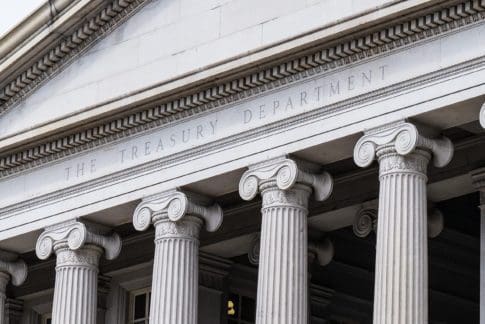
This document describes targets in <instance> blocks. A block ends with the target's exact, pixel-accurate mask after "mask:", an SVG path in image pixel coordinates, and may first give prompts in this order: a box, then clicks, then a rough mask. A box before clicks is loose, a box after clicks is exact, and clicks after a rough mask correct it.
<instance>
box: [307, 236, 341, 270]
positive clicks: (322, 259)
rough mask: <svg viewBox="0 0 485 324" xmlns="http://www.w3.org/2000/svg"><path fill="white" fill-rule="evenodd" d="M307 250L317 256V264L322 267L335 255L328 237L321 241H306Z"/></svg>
mask: <svg viewBox="0 0 485 324" xmlns="http://www.w3.org/2000/svg"><path fill="white" fill-rule="evenodd" d="M308 251H309V252H312V253H314V254H315V255H316V256H317V261H318V264H320V265H321V266H322V267H323V266H326V265H328V264H329V263H330V262H331V261H332V260H333V256H334V255H335V250H334V247H333V243H332V241H331V240H330V239H329V238H325V239H324V240H322V241H310V242H308Z"/></svg>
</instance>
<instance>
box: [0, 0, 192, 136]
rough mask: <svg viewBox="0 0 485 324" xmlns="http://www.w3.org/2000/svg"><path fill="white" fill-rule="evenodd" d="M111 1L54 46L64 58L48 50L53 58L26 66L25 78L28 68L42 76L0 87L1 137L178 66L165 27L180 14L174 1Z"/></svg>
mask: <svg viewBox="0 0 485 324" xmlns="http://www.w3.org/2000/svg"><path fill="white" fill-rule="evenodd" d="M113 4H115V5H116V6H115V7H113V6H111V7H108V9H105V10H103V11H101V12H100V13H99V14H98V15H97V16H95V17H93V18H92V19H91V20H89V21H88V23H86V24H85V25H80V26H79V29H78V30H77V31H75V32H74V35H73V36H72V37H71V38H72V39H68V41H61V42H60V43H59V44H58V45H57V47H54V48H53V49H52V52H53V53H55V52H56V51H57V53H60V52H62V51H65V52H66V53H65V55H63V56H62V58H60V59H59V57H55V54H53V53H51V52H49V55H51V57H50V58H51V59H49V55H47V58H46V57H43V60H41V61H42V62H40V63H39V62H38V63H36V64H35V65H34V67H33V68H30V69H29V70H28V71H27V76H28V77H29V78H30V77H31V78H34V77H35V75H34V76H31V75H29V73H30V74H32V70H37V71H38V72H40V73H41V76H42V77H39V78H38V80H37V79H36V80H35V81H33V82H31V83H30V84H28V85H27V84H26V83H25V82H24V83H22V81H21V78H19V79H18V80H16V83H15V82H13V83H12V84H10V85H8V86H7V87H5V89H3V90H0V93H2V91H3V96H2V98H1V99H0V111H1V113H0V140H1V139H4V138H7V137H9V136H11V135H13V134H16V133H19V132H23V131H26V130H28V129H32V128H35V127H37V126H39V125H43V124H46V123H50V122H52V121H55V120H60V119H63V118H65V117H66V116H70V115H73V114H77V113H79V112H82V111H84V110H86V109H89V108H91V107H93V106H96V105H98V104H100V103H104V102H108V101H110V100H113V99H114V98H119V97H120V96H124V95H126V94H127V93H132V92H136V91H137V90H139V89H141V88H144V87H147V86H149V85H152V84H154V83H157V82H159V81H161V80H164V79H166V78H170V77H172V76H173V75H174V74H175V73H177V72H178V70H177V69H172V68H170V66H169V62H167V60H168V61H170V59H167V57H170V56H171V55H172V54H173V53H172V52H173V51H176V50H177V47H176V46H174V45H173V42H170V39H169V38H170V37H173V34H174V33H172V34H168V33H167V29H169V26H171V25H173V26H175V24H174V22H175V21H176V20H177V19H179V18H180V17H179V16H178V5H179V4H178V1H172V0H166V1H165V0H164V1H162V0H156V1H145V0H115V1H114V2H113ZM89 28H91V29H89ZM83 30H84V33H83ZM78 42H79V44H77V43H78ZM167 44H170V46H167ZM181 45H184V44H181ZM170 64H172V65H173V62H170ZM39 68H40V69H41V70H39ZM29 81H30V80H29ZM17 90H19V92H17ZM6 93H7V94H9V95H6Z"/></svg>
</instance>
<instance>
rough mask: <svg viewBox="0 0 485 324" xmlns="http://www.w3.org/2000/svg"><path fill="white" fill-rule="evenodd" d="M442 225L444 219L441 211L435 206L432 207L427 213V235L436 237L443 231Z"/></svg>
mask: <svg viewBox="0 0 485 324" xmlns="http://www.w3.org/2000/svg"><path fill="white" fill-rule="evenodd" d="M444 226H445V220H444V217H443V213H442V212H441V211H440V210H439V209H437V208H432V209H431V210H430V212H429V213H428V237H429V238H435V237H438V235H440V234H441V232H442V231H443V228H444Z"/></svg>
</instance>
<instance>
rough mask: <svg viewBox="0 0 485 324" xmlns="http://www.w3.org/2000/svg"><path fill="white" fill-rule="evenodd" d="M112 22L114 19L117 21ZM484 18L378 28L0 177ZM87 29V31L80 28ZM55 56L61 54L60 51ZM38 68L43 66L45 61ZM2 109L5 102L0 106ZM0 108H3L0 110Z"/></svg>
mask: <svg viewBox="0 0 485 324" xmlns="http://www.w3.org/2000/svg"><path fill="white" fill-rule="evenodd" d="M145 1H146V0H117V1H115V2H116V3H118V2H119V3H123V5H126V4H128V6H127V7H126V8H124V9H123V10H122V11H121V12H119V13H118V14H119V15H121V14H122V13H125V11H128V12H129V11H130V10H132V9H134V8H135V7H136V6H139V5H140V4H141V3H143V2H145ZM115 7H116V8H117V9H110V10H108V12H109V13H110V14H107V13H105V14H104V16H103V17H104V18H106V19H109V17H111V15H112V14H114V13H116V12H118V8H121V7H122V6H121V4H118V5H117V6H115ZM132 7H133V8H132ZM128 8H132V9H128ZM99 19H101V18H99ZM112 19H113V20H116V18H112ZM484 19H485V1H484V0H472V1H465V2H463V3H460V4H456V5H453V6H450V7H447V8H442V9H439V10H438V11H436V12H433V13H430V14H428V15H425V16H420V17H416V18H413V19H410V20H408V21H404V22H399V23H398V24H396V25H393V26H390V27H386V28H383V29H381V30H379V31H376V32H373V33H371V34H368V35H364V36H362V37H357V38H355V39H352V40H350V41H347V42H343V43H340V44H337V45H333V46H330V47H325V48H324V49H321V50H319V51H317V52H315V53H312V54H309V55H305V56H302V57H298V58H295V59H292V60H290V61H288V62H284V63H282V64H279V65H276V66H272V67H269V68H267V69H264V70H262V71H259V72H256V73H253V74H250V75H246V76H243V77H241V78H238V79H235V80H232V81H229V82H226V83H224V84H220V85H217V86H214V87H211V88H207V89H204V90H202V91H199V92H196V93H192V94H189V95H187V96H183V97H180V98H177V99H175V100H173V101H169V102H164V103H161V104H157V105H155V106H154V107H150V108H148V109H147V110H144V111H141V112H137V113H135V114H132V115H129V116H126V117H123V118H119V119H116V120H114V121H111V122H109V123H106V124H102V125H98V126H96V127H93V128H89V129H86V130H83V131H81V132H78V133H75V134H71V135H67V136H64V137H61V138H58V139H56V140H53V141H49V142H46V143H42V145H38V146H35V147H32V148H29V149H26V150H23V151H19V152H15V153H12V154H9V155H7V156H3V157H1V158H0V176H4V175H9V174H12V173H16V172H20V171H22V170H26V169H28V168H31V167H35V166H38V165H40V164H42V163H45V162H48V161H52V160H55V159H60V158H62V157H65V156H67V155H71V154H75V153H78V152H79V151H82V150H85V149H89V148H91V147H93V146H98V145H102V144H105V143H107V142H111V141H115V140H118V139H120V138H122V137H125V136H130V135H133V134H134V133H138V132H143V131H146V130H148V129H151V128H155V127H159V126H161V125H164V124H167V123H170V122H173V121H175V120H178V119H181V118H185V117H188V116H192V115H194V114H198V113H202V112H204V111H207V110H211V109H214V108H216V107H219V106H221V105H225V104H230V103H234V102H236V101H239V100H243V99H245V98H247V97H250V96H254V95H258V94H259V93H261V92H264V91H269V90H272V89H275V88H278V87H283V86H287V85H288V84H291V83H294V82H298V81H300V80H302V79H305V78H309V77H311V76H313V75H315V74H318V73H324V72H326V71H330V70H333V69H336V68H339V67H342V66H345V65H348V64H355V63H356V62H358V61H361V60H364V59H368V58H370V57H374V56H376V55H379V54H383V53H386V52H390V51H393V50H395V49H398V48H400V47H403V46H408V45H410V44H413V43H416V42H419V41H422V40H425V39H429V38H432V37H435V36H438V35H441V34H444V33H448V32H451V31H453V30H457V29H459V28H463V27H465V26H467V25H470V24H473V23H477V22H480V21H482V20H484ZM88 26H89V25H88ZM86 29H87V27H85V28H83V29H82V30H86ZM87 30H89V29H87ZM83 37H84V36H83ZM78 38H79V37H78ZM85 39H88V37H85ZM64 47H65V45H64ZM67 49H68V47H67ZM67 49H66V50H67ZM57 52H58V53H61V54H62V53H63V51H61V50H60V49H58V50H57ZM53 55H54V54H49V57H54V58H55V56H53ZM56 60H57V61H56V62H59V61H61V60H60V59H57V58H56ZM54 61H55V60H54ZM49 62H50V61H48V63H49ZM43 64H44V65H46V63H43ZM49 64H50V65H51V67H50V68H49V70H48V71H47V72H43V74H46V75H49V73H53V71H51V70H50V69H53V70H56V68H53V67H57V66H58V65H59V64H58V63H56V64H53V63H49ZM47 65H48V64H47ZM28 76H29V77H31V74H26V75H24V74H23V75H22V77H19V78H20V79H19V78H17V80H16V81H15V82H14V84H13V85H12V86H10V88H11V89H10V90H9V91H7V92H9V93H11V94H12V96H11V97H8V96H7V97H6V98H8V101H7V103H8V102H11V101H12V100H14V99H12V98H21V96H20V95H19V94H20V93H24V94H25V93H26V92H25V91H24V90H22V89H24V88H25V87H31V85H32V84H33V83H35V82H34V81H32V82H31V81H29V80H31V79H30V78H29V77H28ZM36 78H37V77H36V76H35V75H34V76H33V79H34V80H37V79H36ZM12 89H13V90H12ZM14 90H15V91H14ZM7 106H8V105H6V104H4V105H3V106H0V107H7ZM4 109H6V108H4ZM1 110H2V108H0V111H1Z"/></svg>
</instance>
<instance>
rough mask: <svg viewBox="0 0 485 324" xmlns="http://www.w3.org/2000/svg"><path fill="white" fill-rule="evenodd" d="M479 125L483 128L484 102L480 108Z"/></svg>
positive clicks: (484, 119)
mask: <svg viewBox="0 0 485 324" xmlns="http://www.w3.org/2000/svg"><path fill="white" fill-rule="evenodd" d="M479 119H480V125H482V127H483V128H485V103H484V104H483V105H482V109H480V117H479Z"/></svg>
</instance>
